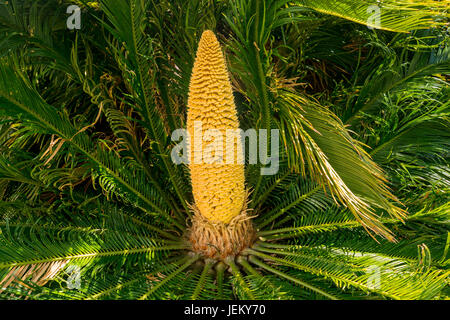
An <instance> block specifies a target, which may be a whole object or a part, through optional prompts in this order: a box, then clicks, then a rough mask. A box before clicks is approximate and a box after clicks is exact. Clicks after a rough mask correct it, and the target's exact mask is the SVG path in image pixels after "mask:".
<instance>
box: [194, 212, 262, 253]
mask: <svg viewBox="0 0 450 320" xmlns="http://www.w3.org/2000/svg"><path fill="white" fill-rule="evenodd" d="M192 210H193V212H194V215H193V216H192V219H191V222H192V225H191V227H190V229H189V232H188V237H189V242H190V243H191V246H192V250H193V251H194V252H196V253H199V254H201V255H203V256H205V257H208V258H212V259H216V260H224V259H225V258H227V257H229V256H237V255H239V253H240V252H241V251H242V250H244V249H246V248H248V247H250V246H251V245H252V244H253V242H254V241H255V239H256V232H255V229H254V227H253V224H252V222H251V219H252V217H251V216H249V215H248V213H247V210H242V212H241V214H239V215H237V216H236V217H234V218H233V219H232V220H231V221H230V223H227V224H225V223H223V222H220V221H219V222H213V221H209V220H208V219H206V218H205V217H204V216H202V215H201V214H200V212H199V210H198V209H197V208H196V207H192Z"/></svg>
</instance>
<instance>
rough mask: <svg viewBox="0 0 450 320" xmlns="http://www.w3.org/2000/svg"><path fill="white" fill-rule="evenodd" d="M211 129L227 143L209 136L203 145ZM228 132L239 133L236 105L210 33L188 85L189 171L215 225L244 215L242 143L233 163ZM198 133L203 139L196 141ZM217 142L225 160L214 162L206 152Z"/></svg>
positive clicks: (196, 195) (205, 34)
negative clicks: (240, 161)
mask: <svg viewBox="0 0 450 320" xmlns="http://www.w3.org/2000/svg"><path fill="white" fill-rule="evenodd" d="M199 124H201V126H199ZM211 129H212V130H219V131H220V133H221V134H222V136H223V140H222V141H220V140H219V139H217V140H216V138H211V140H210V141H205V140H207V139H205V134H206V133H207V130H211ZM227 129H229V130H235V131H236V130H237V129H239V121H238V117H237V111H236V106H235V104H234V99H233V93H232V89H231V83H230V79H229V76H228V70H227V67H226V64H225V60H224V57H223V54H222V50H221V47H220V44H219V42H218V41H217V38H216V36H215V35H214V33H213V32H212V31H209V30H207V31H205V32H203V34H202V37H201V39H200V43H199V46H198V50H197V56H196V59H195V63H194V68H193V70H192V76H191V81H190V85H189V99H188V114H187V130H188V132H189V135H190V142H189V143H190V155H191V157H190V162H189V169H190V173H191V182H192V191H193V195H194V201H195V206H196V207H197V209H198V211H199V212H200V214H201V215H202V216H203V217H205V218H206V219H207V220H209V221H211V222H223V223H225V224H227V223H229V222H230V221H231V220H232V219H233V218H234V217H236V216H238V215H239V214H240V213H241V212H242V210H243V207H244V202H245V201H246V199H245V198H246V192H245V186H244V180H245V178H244V164H243V163H239V162H238V161H237V159H236V157H237V155H238V154H239V152H242V145H241V141H240V139H234V142H233V145H234V154H235V155H236V156H235V158H234V161H232V162H230V161H227V159H226V154H227V153H228V152H230V151H231V152H233V151H232V150H228V149H227V147H226V135H227ZM199 134H200V135H201V137H203V139H202V138H201V137H200V138H198V135H199ZM195 135H197V138H195ZM214 143H217V144H220V145H221V146H222V150H223V154H222V155H223V158H222V161H221V162H220V161H219V162H216V163H211V162H212V161H211V159H216V158H214V157H215V156H217V154H215V153H214V152H207V148H208V146H209V147H211V145H213V144H214ZM208 150H211V149H208ZM215 150H217V149H215ZM199 155H202V158H200V157H199ZM199 160H200V161H199Z"/></svg>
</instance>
